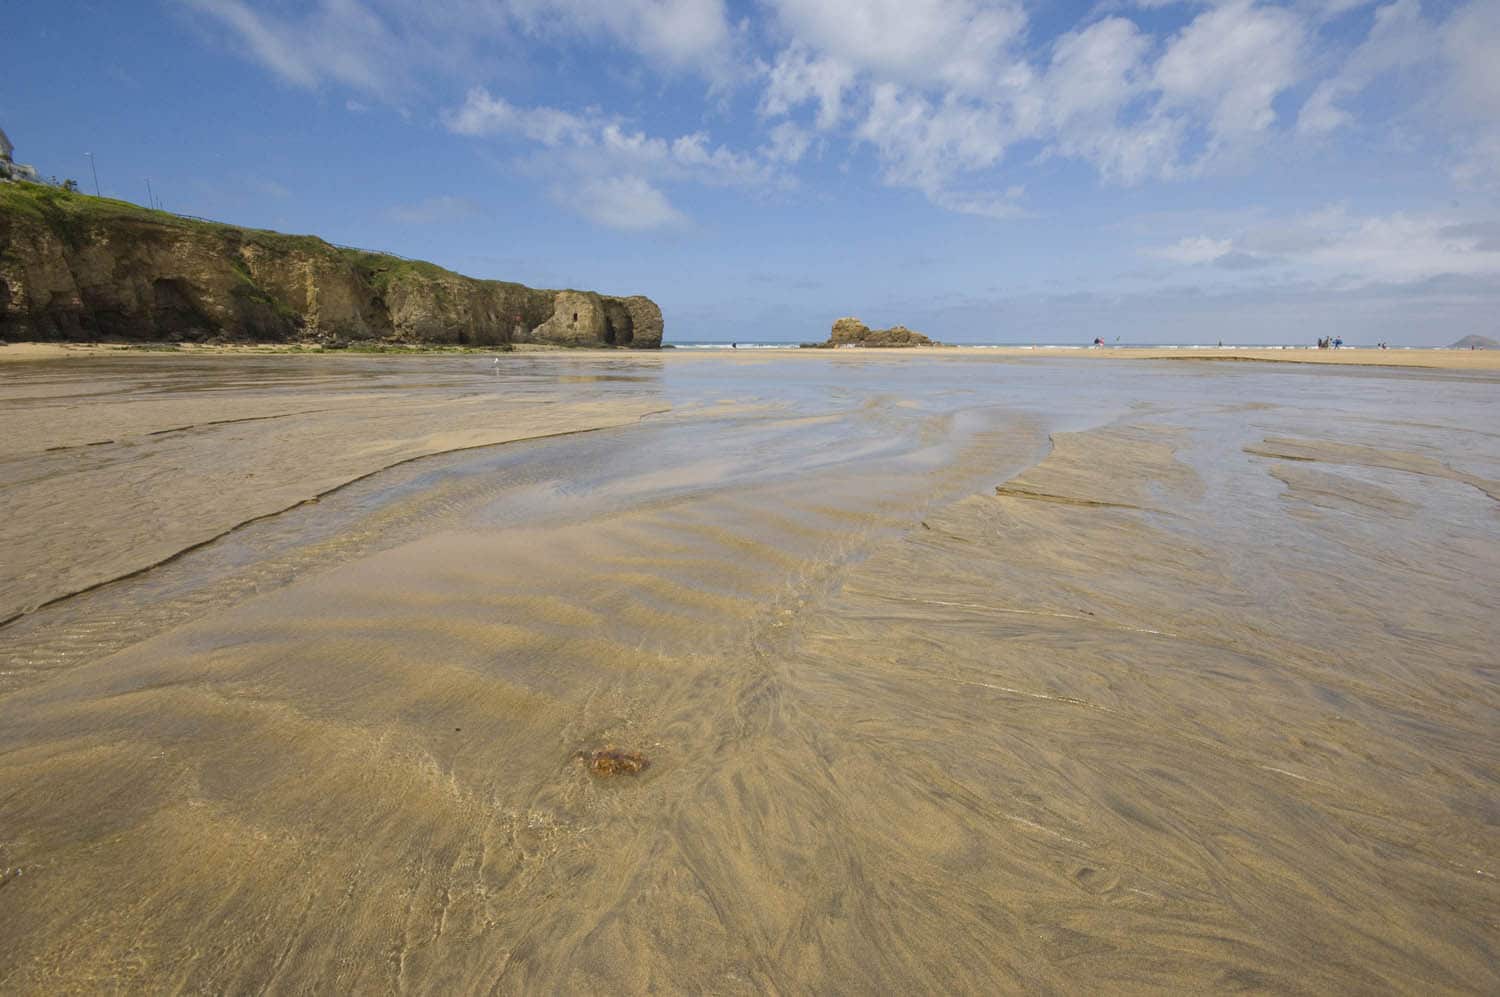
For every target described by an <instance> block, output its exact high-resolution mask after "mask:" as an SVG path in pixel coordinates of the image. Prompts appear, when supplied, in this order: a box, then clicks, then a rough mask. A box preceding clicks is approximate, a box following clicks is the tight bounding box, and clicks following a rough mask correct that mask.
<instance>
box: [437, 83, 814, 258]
mask: <svg viewBox="0 0 1500 997" xmlns="http://www.w3.org/2000/svg"><path fill="white" fill-rule="evenodd" d="M442 120H443V122H444V124H445V125H446V126H447V127H448V129H449V130H450V131H452V132H454V133H455V134H459V135H469V136H473V137H494V136H503V137H512V138H520V139H523V140H525V141H527V142H529V143H531V144H532V145H533V146H534V147H535V148H533V149H532V151H531V153H530V160H529V163H528V161H527V160H524V159H523V160H522V167H523V168H524V169H529V170H531V171H532V172H534V173H537V174H543V175H546V176H549V177H552V178H554V180H556V178H557V177H562V178H563V179H562V180H560V181H557V182H555V183H554V186H553V190H554V198H555V199H556V200H557V201H558V202H559V203H560V204H562V205H564V206H566V207H569V208H571V209H573V210H575V211H577V212H578V213H579V214H581V215H583V216H584V217H585V218H588V219H590V220H592V221H595V222H597V223H599V224H601V225H607V226H609V227H611V228H618V229H634V230H641V229H650V228H662V227H668V226H673V225H679V224H683V223H685V221H686V219H685V217H684V216H683V215H682V214H681V213H680V212H678V211H677V209H676V208H674V207H673V206H672V205H671V203H670V201H669V200H668V199H667V195H666V194H665V193H664V192H663V191H662V190H661V188H660V186H659V185H660V184H664V183H667V184H670V183H695V184H701V185H704V186H709V187H743V188H747V189H771V188H776V187H782V186H786V185H788V184H790V182H791V181H790V179H789V178H787V177H786V176H785V175H784V174H783V172H782V168H783V167H784V166H785V165H787V164H790V163H795V162H796V161H797V160H798V159H800V158H801V156H802V154H803V153H804V152H805V151H806V149H807V145H808V143H809V141H810V137H809V136H807V135H806V134H804V133H802V132H801V130H800V129H798V128H797V127H796V126H795V125H792V124H791V123H790V122H784V123H783V125H784V126H785V127H781V126H778V127H777V128H775V129H773V130H772V134H771V137H770V142H769V143H768V144H767V145H766V146H765V147H764V148H762V149H760V150H758V151H756V152H754V153H743V152H736V151H735V150H733V149H730V148H728V147H726V146H723V145H715V144H714V143H713V141H712V139H710V138H709V136H708V134H707V133H705V132H701V131H700V132H691V133H689V134H686V135H678V136H676V137H674V138H667V137H663V136H659V135H651V134H648V133H647V132H644V131H641V130H637V129H632V128H630V127H628V126H627V125H626V124H625V123H624V122H622V121H620V120H618V119H613V118H608V117H605V116H604V115H603V114H602V113H600V112H598V111H592V110H590V111H585V112H582V113H574V112H571V111H566V110H562V109H559V108H553V107H520V106H517V105H515V104H512V103H511V102H510V101H508V100H506V99H505V98H504V97H497V96H494V95H492V94H491V93H490V92H489V91H488V90H486V89H484V88H483V87H476V88H474V89H472V90H470V91H469V93H468V95H467V97H466V98H465V100H464V103H463V104H462V105H461V106H459V107H457V108H453V109H451V110H449V111H447V112H445V113H444V114H443V115H442Z"/></svg>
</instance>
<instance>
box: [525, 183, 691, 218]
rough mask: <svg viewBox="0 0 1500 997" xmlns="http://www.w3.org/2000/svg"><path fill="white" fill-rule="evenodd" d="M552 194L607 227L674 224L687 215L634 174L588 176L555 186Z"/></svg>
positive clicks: (559, 201)
mask: <svg viewBox="0 0 1500 997" xmlns="http://www.w3.org/2000/svg"><path fill="white" fill-rule="evenodd" d="M553 198H554V199H555V200H556V201H557V202H558V203H559V204H561V205H562V206H563V207H566V208H568V209H570V210H572V211H576V212H577V213H578V214H581V215H583V217H585V218H587V219H589V220H590V221H593V222H595V223H597V224H599V225H603V226H605V227H606V228H612V229H619V230H621V231H625V232H644V231H648V230H651V229H662V228H677V227H681V226H683V225H686V224H687V218H686V216H684V215H683V214H682V213H681V212H680V211H678V210H677V209H676V208H674V207H673V206H672V204H671V202H670V201H668V200H667V196H666V195H665V194H663V193H662V192H661V191H660V190H658V189H656V188H655V187H653V186H652V185H651V184H650V182H648V181H647V180H645V179H643V178H641V177H634V176H621V177H601V178H590V179H585V180H583V181H582V182H580V183H579V184H578V185H577V186H576V187H572V188H565V187H561V186H559V187H554V188H553Z"/></svg>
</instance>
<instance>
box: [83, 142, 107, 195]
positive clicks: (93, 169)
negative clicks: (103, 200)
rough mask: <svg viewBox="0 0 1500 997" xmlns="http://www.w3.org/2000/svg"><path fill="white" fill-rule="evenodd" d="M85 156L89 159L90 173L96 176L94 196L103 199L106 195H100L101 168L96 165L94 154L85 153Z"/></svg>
mask: <svg viewBox="0 0 1500 997" xmlns="http://www.w3.org/2000/svg"><path fill="white" fill-rule="evenodd" d="M84 155H85V156H87V157H89V172H91V173H93V174H94V196H95V197H103V196H104V195H103V194H101V193H99V168H98V167H97V166H95V165H94V154H93V153H92V152H85V153H84Z"/></svg>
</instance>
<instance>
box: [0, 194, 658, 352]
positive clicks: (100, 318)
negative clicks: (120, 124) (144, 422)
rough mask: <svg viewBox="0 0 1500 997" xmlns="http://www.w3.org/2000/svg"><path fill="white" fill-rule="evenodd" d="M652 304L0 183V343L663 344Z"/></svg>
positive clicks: (121, 202) (117, 203) (310, 238)
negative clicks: (475, 274) (485, 277)
mask: <svg viewBox="0 0 1500 997" xmlns="http://www.w3.org/2000/svg"><path fill="white" fill-rule="evenodd" d="M661 335H662V317H661V309H660V308H658V307H657V306H656V304H655V303H654V302H652V301H651V300H650V299H649V298H644V297H639V296H636V297H628V298H616V297H609V296H607V295H601V294H596V293H594V292H593V291H549V290H538V289H535V288H530V287H526V286H524V285H521V284H511V283H507V282H505V281H497V280H476V279H474V278H472V277H464V276H462V275H460V274H456V273H453V272H452V271H449V270H444V269H443V268H442V267H439V266H436V265H434V264H431V263H422V262H419V261H415V260H406V259H401V258H399V257H395V256H387V255H384V254H380V253H369V252H363V251H360V250H354V249H342V248H339V247H336V246H333V245H330V244H329V243H326V242H324V241H323V240H322V239H318V238H315V237H313V236H295V235H282V234H281V233H279V232H265V231H260V230H256V229H241V228H235V227H234V226H230V225H221V224H218V223H214V222H204V221H194V220H191V219H187V218H182V217H179V216H177V215H170V214H167V213H165V212H160V211H148V210H146V209H145V208H141V207H139V206H137V205H134V204H129V203H127V202H124V201H113V200H109V199H107V198H98V197H89V196H87V195H83V194H76V193H68V192H65V191H62V190H58V189H57V188H54V187H48V186H44V185H40V184H27V183H0V340H11V341H16V340H25V339H33V340H70V339H72V340H78V339H90V340H92V339H101V338H103V339H121V340H142V341H147V340H150V341H160V340H168V341H178V340H188V341H194V340H209V339H228V340H248V341H262V342H289V341H316V342H325V343H326V342H334V343H337V342H345V341H350V340H380V341H386V342H402V343H434V344H437V343H442V344H460V345H476V346H499V345H504V344H508V343H515V342H533V343H554V344H559V345H567V346H632V347H643V348H655V347H658V346H660V345H661Z"/></svg>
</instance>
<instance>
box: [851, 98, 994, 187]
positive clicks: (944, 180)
mask: <svg viewBox="0 0 1500 997" xmlns="http://www.w3.org/2000/svg"><path fill="white" fill-rule="evenodd" d="M857 134H858V136H859V137H860V138H862V139H864V140H865V141H866V142H869V143H870V144H872V145H873V146H875V148H876V149H877V150H878V152H879V153H880V157H881V160H882V162H883V163H884V164H885V169H884V176H885V180H886V182H887V183H890V184H894V185H897V186H905V187H914V188H916V189H917V190H920V191H922V192H923V193H924V194H926V195H927V196H928V197H929V198H930V199H932V200H933V201H934V202H935V203H940V206H941V202H943V201H945V200H946V201H947V203H949V204H964V203H974V202H973V201H972V195H971V199H970V200H968V201H965V200H963V199H959V198H956V197H945V196H944V195H945V192H949V191H951V189H952V187H953V183H954V180H955V178H956V177H958V176H961V175H962V174H964V173H968V172H974V171H978V170H984V169H988V168H990V167H993V166H995V165H996V164H998V163H999V162H1000V160H1001V159H1002V157H1004V155H1005V150H1006V148H1007V146H1008V144H1009V136H1008V133H1007V129H1006V125H1005V120H1004V116H1003V112H1002V111H1000V110H999V109H997V108H996V107H994V106H992V105H988V104H978V103H974V102H970V101H963V100H959V99H952V98H950V99H949V100H947V101H945V102H943V103H940V104H933V103H932V102H931V101H929V100H928V99H927V98H926V97H924V96H922V95H921V94H918V93H913V92H911V91H908V90H903V89H902V88H901V87H899V86H897V85H896V84H894V83H882V84H879V85H877V86H876V87H874V89H873V94H872V99H871V102H870V109H869V112H868V114H867V115H866V116H865V119H864V121H863V122H862V123H861V124H860V126H859V129H858V132H857ZM969 213H977V214H986V213H990V212H969Z"/></svg>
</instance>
